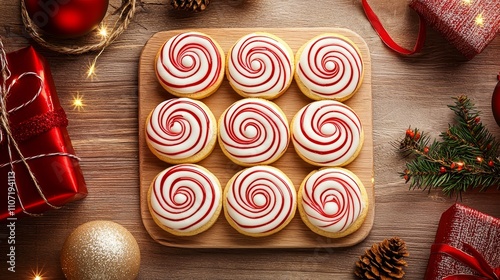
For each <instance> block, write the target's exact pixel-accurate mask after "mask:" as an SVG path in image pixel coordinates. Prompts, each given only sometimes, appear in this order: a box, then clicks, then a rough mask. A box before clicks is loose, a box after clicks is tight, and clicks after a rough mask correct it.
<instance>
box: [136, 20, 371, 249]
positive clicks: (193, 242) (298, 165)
mask: <svg viewBox="0 0 500 280" xmlns="http://www.w3.org/2000/svg"><path fill="white" fill-rule="evenodd" d="M188 31H198V32H202V33H205V34H207V35H209V36H210V37H212V38H213V39H214V40H215V41H217V42H218V43H219V44H220V46H221V48H222V49H223V50H224V52H225V53H226V54H227V52H228V51H229V49H230V48H231V46H232V45H233V44H234V43H235V42H236V41H237V40H238V39H239V38H241V37H243V36H244V35H247V34H250V33H252V32H257V31H259V32H269V33H271V34H274V35H276V36H278V37H280V38H281V39H283V40H284V41H285V42H286V43H287V44H288V45H289V46H290V48H291V49H292V50H293V51H294V53H295V52H296V51H297V50H298V49H299V48H300V46H302V45H303V44H305V43H306V42H307V41H308V40H310V39H312V38H313V37H315V36H317V35H320V34H323V33H336V34H340V35H344V36H346V37H348V38H349V39H351V40H352V41H353V42H354V43H355V44H356V46H358V47H359V49H360V52H361V54H362V59H363V66H364V78H363V83H362V85H361V87H360V88H359V90H358V91H357V92H356V94H355V95H354V96H353V97H352V98H350V99H349V100H347V101H346V102H345V103H346V104H347V105H348V106H350V107H351V108H352V109H353V110H354V111H355V112H356V113H357V114H358V116H359V118H360V120H361V123H362V124H363V130H364V135H365V138H364V139H365V142H364V145H363V148H362V150H361V152H360V154H359V156H358V157H357V158H356V159H355V160H354V161H353V162H352V163H351V164H349V165H348V166H346V168H348V169H350V170H351V171H353V172H354V173H355V174H356V175H357V176H358V177H359V178H360V180H361V181H362V182H363V185H364V186H365V188H366V190H367V193H368V201H369V205H368V207H369V208H368V214H367V217H366V219H365V222H364V223H363V225H362V226H361V227H360V228H359V230H357V231H356V232H355V233H353V234H350V235H349V236H346V237H343V238H338V239H327V246H328V247H346V246H352V245H354V244H357V243H359V242H361V241H362V240H363V239H365V238H366V236H368V234H369V232H370V230H371V228H372V225H373V220H374V216H375V213H374V210H375V201H374V188H373V184H372V179H373V137H372V134H373V133H372V130H373V129H372V98H371V96H372V92H371V59H370V53H369V49H368V46H367V45H366V43H365V42H364V40H363V38H361V37H360V36H359V35H357V34H355V33H354V32H352V31H350V30H348V29H340V28H289V29H286V28H274V29H273V28H259V29H253V28H234V29H233V28H218V29H209V28H206V29H196V30H171V31H163V32H159V33H157V34H155V35H153V36H152V38H151V39H150V40H149V41H148V42H147V43H146V45H145V46H144V49H143V51H142V55H141V58H140V61H139V118H138V120H139V176H140V177H139V178H140V188H141V216H142V221H143V223H144V226H145V227H146V229H147V231H148V232H149V234H150V235H151V237H152V238H153V239H154V240H156V241H157V242H158V243H160V244H163V245H167V246H173V247H187V248H316V247H317V246H319V245H322V244H324V240H322V239H318V235H317V234H315V233H313V232H312V231H311V230H309V228H307V227H306V225H305V224H304V223H303V222H302V220H301V219H300V215H299V214H298V212H297V213H296V215H295V217H294V219H293V220H292V221H291V222H290V224H289V225H288V226H287V227H286V228H284V229H283V230H282V231H281V232H279V233H277V234H273V235H272V236H268V237H264V238H252V237H247V236H244V235H242V234H240V233H238V232H237V231H236V230H234V229H233V228H231V226H230V225H229V224H228V223H227V222H226V220H225V219H224V215H220V217H219V218H218V220H217V222H216V223H215V224H214V225H213V226H212V228H210V229H209V230H207V231H206V232H204V233H202V234H199V235H197V236H194V237H179V236H175V235H172V234H169V233H168V232H165V231H163V230H162V229H161V228H160V227H158V226H157V225H156V223H155V222H154V221H153V219H152V217H151V214H150V213H149V209H148V202H147V193H148V189H149V187H150V185H151V181H152V180H153V178H154V177H155V176H156V175H157V174H158V173H159V172H161V171H162V170H163V169H165V168H166V167H168V166H169V165H166V164H165V163H163V162H162V161H160V160H159V159H158V158H156V156H154V155H153V154H152V153H151V152H150V151H149V148H148V147H147V144H146V137H145V131H144V127H145V122H146V119H147V117H148V115H149V114H150V112H151V111H152V110H153V109H154V108H155V107H156V105H158V104H159V103H160V102H162V101H164V100H165V99H169V98H173V97H174V96H172V95H170V94H168V93H167V92H166V91H165V90H164V89H163V88H162V87H161V85H160V84H159V83H158V81H157V79H156V76H155V72H154V61H155V56H156V54H157V53H158V50H159V49H160V48H161V46H162V45H163V44H164V43H165V41H167V40H168V39H170V38H171V37H172V36H175V35H177V34H179V33H182V32H188ZM239 99H241V97H240V96H239V95H238V94H237V93H236V92H235V91H234V90H232V89H231V86H230V85H229V83H228V81H227V80H226V79H225V80H224V81H223V84H222V85H221V87H220V88H219V89H218V90H217V92H215V93H214V94H213V95H211V96H210V97H208V98H205V99H202V102H204V103H205V104H206V105H207V106H208V107H209V108H210V110H211V111H212V112H213V113H214V115H215V118H216V119H219V117H220V115H221V114H222V112H223V111H224V110H225V109H226V108H228V107H229V106H230V105H231V104H232V103H233V102H235V101H237V100H239ZM273 102H275V103H276V104H277V105H278V106H280V108H281V109H282V110H283V111H284V113H285V115H286V116H287V119H288V120H289V121H290V120H291V119H292V118H293V116H294V115H295V113H297V112H298V111H299V110H300V108H302V107H303V106H305V105H306V104H308V103H310V102H312V100H309V99H308V98H306V97H305V96H304V95H303V94H302V93H301V92H300V90H299V88H298V87H297V85H296V83H295V82H293V83H292V85H291V86H290V88H288V90H287V91H286V92H285V93H284V94H283V95H282V96H280V97H279V98H277V99H275V100H273ZM198 164H200V165H202V166H204V167H205V168H207V169H209V170H210V171H211V172H213V173H214V174H215V175H216V176H217V177H218V179H219V181H220V182H221V185H222V186H223V187H224V186H225V185H226V184H227V182H228V181H229V179H230V178H231V177H232V176H233V175H234V174H235V173H237V172H238V171H240V170H242V169H243V168H242V167H240V166H238V165H236V164H233V163H232V162H231V161H230V160H229V159H228V158H227V157H226V156H225V155H224V153H223V152H222V151H221V149H220V147H219V146H218V145H217V146H216V148H215V150H214V151H213V152H212V154H211V155H210V156H208V157H207V158H206V159H204V160H203V161H201V162H200V163H198ZM272 165H273V166H275V167H277V168H279V169H280V170H282V171H283V172H284V173H285V174H287V175H288V177H289V178H290V179H291V180H292V182H293V184H294V185H295V187H296V188H297V189H298V187H299V186H300V184H301V182H302V180H303V179H304V178H305V177H306V175H307V174H309V173H310V172H311V171H313V170H315V169H317V167H313V166H311V165H309V164H306V163H305V162H304V161H303V160H302V159H301V158H300V157H298V156H297V154H296V153H295V152H294V149H293V145H292V144H290V146H289V147H288V150H287V151H286V153H285V154H284V155H283V157H282V158H280V159H279V160H278V161H277V162H275V163H273V164H272Z"/></svg>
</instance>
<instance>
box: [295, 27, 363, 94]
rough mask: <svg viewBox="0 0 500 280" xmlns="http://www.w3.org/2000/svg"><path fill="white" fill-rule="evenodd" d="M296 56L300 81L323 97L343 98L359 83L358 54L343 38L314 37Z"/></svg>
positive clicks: (359, 64) (360, 71) (361, 63)
mask: <svg viewBox="0 0 500 280" xmlns="http://www.w3.org/2000/svg"><path fill="white" fill-rule="evenodd" d="M297 59H298V62H297V69H296V70H297V75H298V77H299V78H300V81H301V82H302V83H303V84H304V85H305V86H306V87H307V88H308V89H309V90H311V91H312V92H314V93H315V94H317V95H319V96H321V97H322V98H324V99H343V98H345V97H347V96H349V95H351V94H352V93H353V92H354V91H355V90H356V89H357V88H358V86H359V84H360V83H361V79H362V72H363V62H362V59H361V55H360V53H359V51H358V50H357V48H356V47H355V46H354V45H353V44H352V43H351V42H350V41H348V40H345V39H344V38H342V37H337V36H333V35H328V36H322V37H318V38H315V39H313V40H311V41H309V42H308V43H307V44H306V45H305V47H304V49H303V51H302V53H301V55H300V58H297Z"/></svg>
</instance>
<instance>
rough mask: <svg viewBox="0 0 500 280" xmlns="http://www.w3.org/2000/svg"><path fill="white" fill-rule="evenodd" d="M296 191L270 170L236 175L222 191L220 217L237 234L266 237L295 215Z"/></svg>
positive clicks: (252, 169)
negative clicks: (224, 217)
mask: <svg viewBox="0 0 500 280" xmlns="http://www.w3.org/2000/svg"><path fill="white" fill-rule="evenodd" d="M296 196H297V195H296V190H295V188H294V186H293V183H292V182H291V181H290V179H289V178H288V177H287V176H286V175H285V174H284V173H283V172H281V171H280V170H279V169H277V168H275V167H271V166H254V167H250V168H247V169H245V170H243V171H240V172H239V173H237V174H236V175H234V176H233V178H231V180H230V181H229V182H228V183H227V186H226V188H225V189H224V199H223V204H224V215H225V216H226V219H227V221H228V222H229V224H230V225H231V226H232V227H233V228H235V229H236V230H237V231H238V232H240V233H242V234H245V235H248V236H252V237H260V236H268V235H271V234H273V233H276V232H278V231H280V230H282V229H283V228H284V227H285V226H286V225H287V224H288V223H289V222H290V221H291V220H292V218H293V216H294V215H295V209H296V205H297V197H296Z"/></svg>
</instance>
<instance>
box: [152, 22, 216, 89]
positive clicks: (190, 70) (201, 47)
mask: <svg viewBox="0 0 500 280" xmlns="http://www.w3.org/2000/svg"><path fill="white" fill-rule="evenodd" d="M224 65H225V55H224V51H223V50H222V49H221V47H220V46H219V44H218V43H217V42H216V41H215V40H213V39H212V38H211V37H209V36H208V35H205V34H203V33H200V32H186V33H181V34H178V35H176V36H174V37H172V38H170V39H169V40H168V41H167V42H166V43H165V44H164V45H163V46H162V47H161V48H160V50H159V51H158V54H157V55H156V60H155V72H156V76H157V78H158V81H159V82H160V84H161V85H162V86H163V88H165V90H167V91H168V92H170V93H171V94H173V95H175V96H178V97H190V98H195V99H201V98H204V97H207V96H209V95H210V94H212V93H214V92H215V91H216V90H217V89H218V88H219V86H220V85H221V83H222V80H223V79H224Z"/></svg>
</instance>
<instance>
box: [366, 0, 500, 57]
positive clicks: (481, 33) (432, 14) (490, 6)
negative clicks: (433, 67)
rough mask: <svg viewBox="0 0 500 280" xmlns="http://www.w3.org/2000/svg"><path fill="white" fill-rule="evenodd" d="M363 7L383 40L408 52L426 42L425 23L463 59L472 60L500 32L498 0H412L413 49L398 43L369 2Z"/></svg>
mask: <svg viewBox="0 0 500 280" xmlns="http://www.w3.org/2000/svg"><path fill="white" fill-rule="evenodd" d="M362 5H363V9H364V11H365V13H366V16H367V18H368V20H369V21H370V23H371V25H372V26H373V28H374V29H375V31H376V32H377V33H378V35H379V36H380V38H381V39H382V41H383V42H384V43H385V44H386V45H387V46H388V47H389V48H390V49H392V50H394V51H396V52H398V53H400V54H404V55H411V54H414V53H418V52H419V51H420V50H421V49H422V47H423V45H424V41H425V34H426V24H429V25H430V26H431V27H432V28H434V29H435V30H437V31H438V32H439V33H441V35H443V37H444V38H445V39H447V40H448V41H449V42H450V44H452V45H453V46H455V48H457V49H458V50H459V51H460V52H461V53H462V54H463V55H464V56H465V57H466V58H468V59H472V58H473V57H474V56H475V55H477V54H479V53H481V52H482V51H483V49H484V48H485V47H486V46H487V45H488V44H489V43H490V42H491V41H492V40H493V39H494V38H495V36H496V35H497V33H498V32H500V1H498V0H494V1H492V0H411V1H410V4H409V5H410V7H411V8H412V9H413V10H415V11H416V12H417V13H418V15H419V18H420V28H419V34H418V38H417V42H416V44H415V46H414V48H413V49H406V48H403V47H401V46H400V45H398V43H396V42H395V41H394V40H393V39H392V37H391V36H390V35H389V33H388V32H387V30H385V28H384V27H383V25H382V23H381V21H380V20H379V18H378V17H377V15H376V14H375V12H374V11H373V10H372V8H371V7H370V5H369V4H368V0H362Z"/></svg>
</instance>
